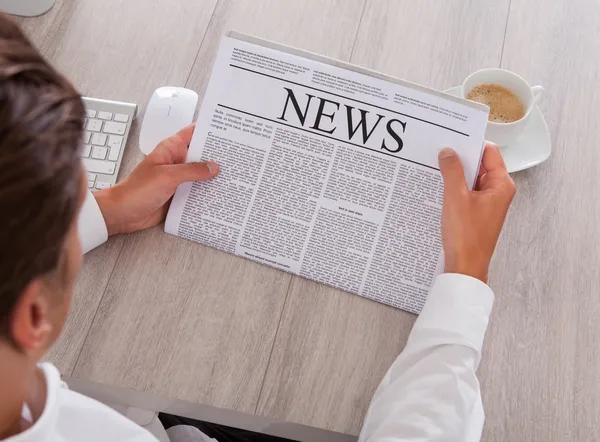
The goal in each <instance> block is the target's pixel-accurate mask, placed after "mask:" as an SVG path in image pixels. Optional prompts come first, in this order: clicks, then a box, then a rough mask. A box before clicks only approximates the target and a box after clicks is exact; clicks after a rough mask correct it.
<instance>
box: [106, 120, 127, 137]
mask: <svg viewBox="0 0 600 442" xmlns="http://www.w3.org/2000/svg"><path fill="white" fill-rule="evenodd" d="M125 130H127V125H126V124H125V123H115V122H113V121H107V122H106V123H104V130H103V131H102V132H104V133H107V134H114V135H125Z"/></svg>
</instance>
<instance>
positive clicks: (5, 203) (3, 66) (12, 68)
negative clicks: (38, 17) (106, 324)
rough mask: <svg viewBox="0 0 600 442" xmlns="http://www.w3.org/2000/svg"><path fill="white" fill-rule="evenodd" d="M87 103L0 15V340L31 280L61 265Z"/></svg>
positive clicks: (76, 193) (77, 189) (76, 192)
mask: <svg viewBox="0 0 600 442" xmlns="http://www.w3.org/2000/svg"><path fill="white" fill-rule="evenodd" d="M84 115H85V113H84V108H83V104H82V102H81V97H80V95H79V93H78V92H77V91H76V90H75V88H74V87H73V86H72V85H71V84H70V83H69V82H68V81H67V80H66V79H65V78H64V77H63V76H62V75H60V74H59V73H58V72H57V71H56V70H55V69H54V68H53V67H51V66H50V65H49V64H48V63H47V62H46V61H45V60H44V59H43V57H42V56H41V55H40V54H39V53H38V51H37V50H36V49H35V48H34V47H33V45H32V44H31V43H30V42H29V40H28V39H27V38H26V37H25V36H24V35H23V33H22V31H21V30H20V29H19V27H18V26H17V25H16V24H15V23H14V22H13V21H12V20H11V19H10V18H8V17H7V16H6V15H4V14H1V13H0V339H1V338H2V337H5V338H8V339H10V340H12V339H11V335H10V330H9V325H10V318H11V315H12V311H13V309H14V307H15V305H16V303H17V301H18V299H19V296H20V295H21V294H22V293H23V291H24V289H25V288H26V287H27V285H28V284H29V283H30V282H31V281H33V280H35V279H36V278H39V277H42V276H45V275H48V274H50V273H51V272H53V271H55V270H57V268H58V267H59V262H60V260H61V255H62V251H63V248H64V243H65V239H66V236H67V233H68V231H69V229H70V227H71V225H72V223H73V222H74V221H75V216H76V214H77V208H78V204H79V200H80V197H81V185H82V184H81V179H82V175H81V174H82V172H81V160H80V157H79V154H80V152H79V150H80V147H81V141H82V132H83V124H84Z"/></svg>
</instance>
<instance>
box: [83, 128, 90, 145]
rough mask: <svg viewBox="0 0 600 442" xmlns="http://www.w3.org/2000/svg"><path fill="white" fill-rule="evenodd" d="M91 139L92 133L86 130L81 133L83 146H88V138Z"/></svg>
mask: <svg viewBox="0 0 600 442" xmlns="http://www.w3.org/2000/svg"><path fill="white" fill-rule="evenodd" d="M91 137H92V133H91V132H88V131H87V130H86V131H85V132H84V133H83V142H84V143H85V144H90V138H91Z"/></svg>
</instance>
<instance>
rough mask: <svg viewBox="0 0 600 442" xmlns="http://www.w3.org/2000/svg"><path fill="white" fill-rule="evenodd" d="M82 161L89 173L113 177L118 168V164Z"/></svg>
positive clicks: (86, 159)
mask: <svg viewBox="0 0 600 442" xmlns="http://www.w3.org/2000/svg"><path fill="white" fill-rule="evenodd" d="M105 149H106V148H105ZM82 161H83V165H84V166H85V168H86V169H87V171H88V172H92V173H103V174H105V175H112V174H113V173H115V169H116V168H117V163H111V162H110V161H100V160H91V159H89V158H84V159H83V160H82Z"/></svg>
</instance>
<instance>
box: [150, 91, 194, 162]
mask: <svg viewBox="0 0 600 442" xmlns="http://www.w3.org/2000/svg"><path fill="white" fill-rule="evenodd" d="M197 104H198V94H197V93H196V92H194V91H192V90H190V89H185V88H182V87H171V86H165V87H161V88H158V89H156V90H155V91H154V93H153V94H152V98H150V102H149V103H148V107H147V108H146V113H145V114H144V121H142V128H141V129H140V150H141V151H142V152H143V153H144V154H145V155H148V154H149V153H150V152H152V151H153V150H154V148H155V147H156V146H157V145H158V143H160V142H161V141H162V140H164V139H165V138H168V137H170V136H171V135H174V134H176V133H177V132H178V131H179V130H181V129H183V128H184V127H185V126H187V125H189V124H191V123H192V120H193V118H194V112H195V111H196V105H197Z"/></svg>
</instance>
